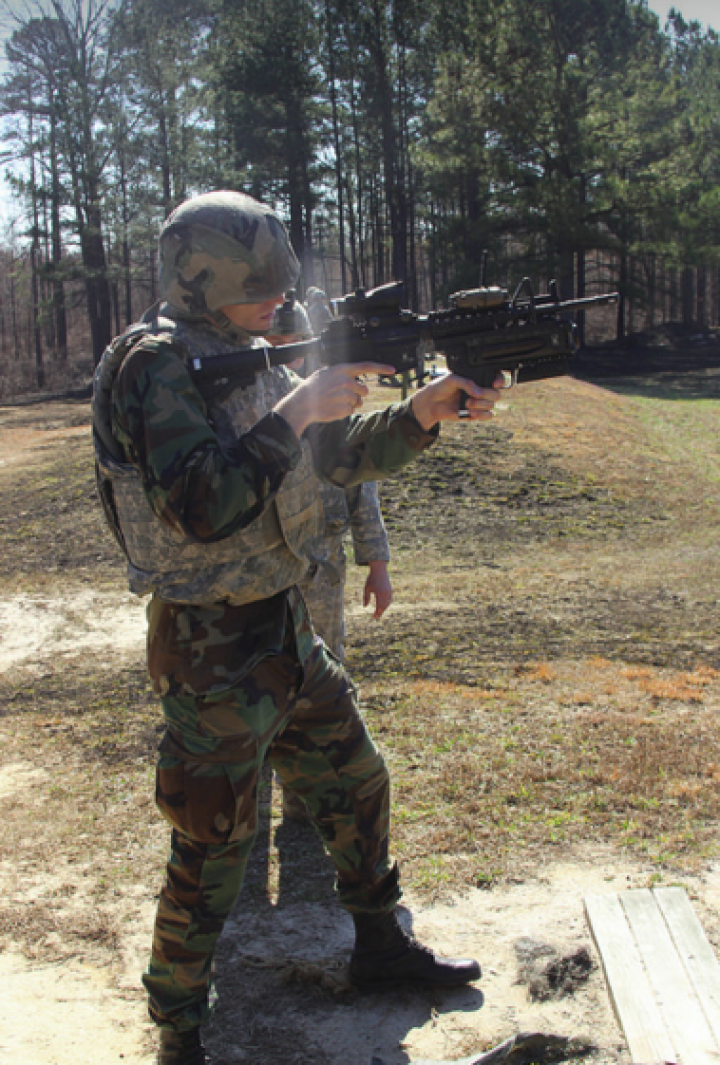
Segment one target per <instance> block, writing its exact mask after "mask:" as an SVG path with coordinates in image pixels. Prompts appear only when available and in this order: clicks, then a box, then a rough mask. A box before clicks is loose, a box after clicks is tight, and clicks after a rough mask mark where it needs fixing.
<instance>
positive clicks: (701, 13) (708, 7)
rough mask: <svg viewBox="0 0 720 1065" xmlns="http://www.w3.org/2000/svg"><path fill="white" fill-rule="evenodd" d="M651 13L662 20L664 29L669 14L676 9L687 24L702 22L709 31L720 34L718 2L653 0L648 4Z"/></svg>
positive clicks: (719, 7) (715, 0)
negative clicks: (673, 8) (663, 0)
mask: <svg viewBox="0 0 720 1065" xmlns="http://www.w3.org/2000/svg"><path fill="white" fill-rule="evenodd" d="M648 7H649V8H650V10H651V11H654V12H655V14H656V15H657V17H658V18H659V19H660V26H661V27H663V26H664V25H665V22H666V21H667V16H668V12H669V10H670V8H671V7H675V8H676V9H677V10H678V11H679V12H680V14H681V15H682V17H683V18H684V19H685V21H686V22H701V23H702V24H703V26H704V27H705V28H706V29H707V28H708V27H709V28H710V29H712V30H717V31H718V33H720V3H718V0H677V2H676V3H674V4H673V3H668V2H667V0H665V2H662V0H652V2H650V3H648Z"/></svg>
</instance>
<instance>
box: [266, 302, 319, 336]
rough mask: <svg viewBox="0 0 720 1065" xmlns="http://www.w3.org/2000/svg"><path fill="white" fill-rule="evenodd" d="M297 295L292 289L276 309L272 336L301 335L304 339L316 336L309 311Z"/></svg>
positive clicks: (271, 331)
mask: <svg viewBox="0 0 720 1065" xmlns="http://www.w3.org/2000/svg"><path fill="white" fill-rule="evenodd" d="M295 295H296V293H295V292H294V291H292V290H291V291H290V292H288V293H287V296H286V298H285V302H284V303H283V304H282V306H281V307H278V308H277V309H276V311H275V314H274V316H273V323H272V328H271V329H270V335H271V336H278V337H288V336H292V337H300V338H301V339H302V340H310V338H311V337H313V336H315V334H314V333H313V327H312V326H311V325H310V319H309V318H308V316H307V311H306V310H305V308H304V307H303V305H302V303H298V301H297V300H296V299H295Z"/></svg>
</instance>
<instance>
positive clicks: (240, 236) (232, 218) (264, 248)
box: [159, 191, 300, 319]
mask: <svg viewBox="0 0 720 1065" xmlns="http://www.w3.org/2000/svg"><path fill="white" fill-rule="evenodd" d="M159 265H160V280H159V288H160V295H161V297H162V298H163V299H164V300H167V302H168V303H170V304H171V305H172V307H173V308H175V309H176V310H177V311H179V312H181V313H182V314H183V315H185V316H187V317H189V318H211V319H212V318H214V317H216V316H217V312H218V311H219V309H220V308H221V307H227V306H231V305H233V304H236V303H264V302H265V301H266V300H269V299H273V298H276V297H278V296H281V295H282V294H283V293H284V292H285V291H286V290H287V289H288V288H292V287H293V285H294V284H295V282H296V280H297V278H298V276H299V273H300V264H299V263H298V260H297V257H296V255H295V252H294V251H293V249H292V246H291V244H290V239H289V237H288V234H287V231H286V229H285V226H284V225H283V223H282V222H281V221H280V218H279V217H278V215H277V214H276V213H275V212H274V211H272V210H271V209H270V208H269V207H265V206H263V204H261V203H258V201H257V200H255V199H253V198H252V196H246V195H245V194H244V193H242V192H232V191H222V192H208V193H204V194H203V195H200V196H196V197H194V198H193V199H191V200H186V202H185V203H182V204H180V206H179V207H177V208H176V209H175V210H174V211H173V212H172V214H171V215H170V216H169V217H168V219H167V220H166V222H165V224H164V225H163V228H162V230H161V232H160V247H159Z"/></svg>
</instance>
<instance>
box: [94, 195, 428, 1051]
mask: <svg viewBox="0 0 720 1065" xmlns="http://www.w3.org/2000/svg"><path fill="white" fill-rule="evenodd" d="M247 199H248V198H245V197H241V196H240V194H237V193H222V194H208V195H207V196H200V197H197V198H196V199H195V200H192V201H189V203H188V204H185V205H183V206H181V207H180V208H179V209H178V210H177V211H176V212H175V213H174V214H173V215H171V216H170V219H169V220H168V222H167V223H166V225H165V227H164V230H163V233H162V235H161V282H160V283H161V291H162V293H163V296H164V297H165V300H166V302H165V303H164V304H163V305H162V306H161V307H160V309H159V311H158V312H157V313H156V314H154V315H149V316H148V321H147V323H146V324H145V326H144V327H143V329H144V332H143V329H141V330H139V333H140V334H141V335H140V339H139V341H138V342H137V343H136V344H135V346H133V347H132V348H131V351H130V353H129V354H126V348H127V344H125V345H123V344H122V342H120V341H118V342H116V343H115V345H114V346H111V348H110V349H108V352H106V354H105V356H104V358H103V360H102V362H101V365H100V367H99V368H98V372H97V374H96V381H95V393H94V426H95V442H96V454H97V457H98V478H99V487H100V492H101V496H102V498H103V500H104V504H105V507H106V512H107V513H108V514H109V515H110V518H111V522H112V524H113V525H114V527H115V529H116V532H117V535H118V537H119V539H120V541H121V543H122V545H123V547H124V549H125V551H126V553H127V556H128V576H129V582H130V587H131V589H132V590H133V591H135V592H136V593H137V594H140V595H146V594H148V595H150V601H149V605H148V609H147V614H148V666H149V672H150V676H151V678H152V682H153V685H154V689H155V692H156V693H157V695H158V696H159V698H160V702H161V704H162V709H163V714H164V718H165V724H166V731H165V735H164V738H163V740H162V742H161V744H160V755H159V761H158V767H157V789H156V798H157V802H158V806H159V808H160V810H161V811H162V813H163V814H164V816H165V817H166V818H167V820H168V821H169V823H170V825H171V828H172V834H171V849H170V857H169V861H168V865H167V874H166V879H165V882H164V884H163V887H162V890H161V894H160V900H159V904H158V909H157V917H156V924H155V933H154V940H153V949H152V956H151V960H150V964H149V967H148V970H147V972H146V974H145V976H144V983H145V986H146V988H147V990H148V993H149V1001H150V1013H151V1016H152V1017H153V1019H154V1020H155V1021H156V1023H157V1024H159V1025H160V1026H161V1027H164V1028H172V1029H176V1030H178V1031H187V1030H190V1029H194V1028H195V1027H196V1026H197V1025H198V1024H200V1023H201V1022H202V1021H203V1020H204V1019H205V1017H206V1016H207V1012H208V1001H209V984H210V967H211V960H212V955H213V950H214V947H215V944H216V942H217V938H218V936H219V934H220V932H221V930H222V928H223V924H224V922H225V919H226V917H227V916H228V913H229V911H230V909H231V907H232V905H233V903H234V901H235V899H236V897H237V895H238V892H239V890H240V887H241V884H242V880H243V874H244V870H245V866H246V862H247V858H248V854H249V852H250V849H251V847H252V845H253V842H254V840H255V836H256V833H257V798H258V778H259V773H260V769H261V766H262V764H263V761H264V760H265V759H266V758H267V759H268V760H269V761H270V762H271V764H272V765H273V767H274V768H275V770H276V771H277V773H278V775H279V777H280V778H281V780H282V781H283V783H284V784H286V785H288V786H289V787H291V788H292V789H294V790H295V791H296V792H297V793H298V794H299V795H301V796H302V798H303V799H304V801H305V802H306V804H307V806H308V807H309V809H310V810H311V812H312V815H313V817H314V819H315V821H316V824H317V826H318V828H319V830H320V832H321V834H322V837H323V839H324V842H325V845H326V847H327V850H328V852H329V854H330V856H331V858H332V860H333V862H334V864H335V867H336V870H337V891H338V896H339V899H340V901H341V902H342V904H343V905H344V906H345V907H346V908H347V909H348V910H349V911H350V912H351V913H353V914H359V915H362V914H375V913H376V914H381V913H388V912H389V911H391V910H392V908H393V907H394V906H395V904H396V902H397V900H398V898H399V894H400V891H399V885H398V876H397V870H396V868H395V867H394V866H393V865H392V863H391V861H390V858H389V856H388V817H389V782H388V774H387V770H386V767H385V765H384V762H383V759H382V757H381V755H380V754H379V752H378V751H377V749H376V747H375V746H374V744H373V742H372V740H371V739H370V737H369V736H368V734H367V732H366V730H365V727H364V725H363V722H362V719H361V717H360V714H359V711H358V704H357V698H356V693H355V689H354V687H353V685H352V682H351V681H350V679H349V677H348V676H347V674H346V673H345V671H344V669H343V668H342V666H341V665H340V663H339V662H338V661H337V660H336V659H335V658H333V657H332V656H331V655H330V654H329V653H328V652H327V650H326V649H325V647H324V645H323V644H322V642H321V641H320V640H319V639H318V638H317V637H316V636H315V634H314V632H313V629H312V626H311V623H310V620H309V617H308V612H307V609H306V606H305V603H304V601H303V598H302V595H301V594H300V592H299V590H298V588H297V583H298V581H299V580H300V579H301V578H302V576H303V575H304V573H305V572H306V570H307V568H308V567H309V566H310V565H313V564H315V562H316V561H317V534H318V532H319V529H320V521H321V513H320V507H319V482H318V480H317V473H320V474H321V475H322V476H323V477H325V478H328V479H330V480H331V481H332V482H333V483H335V484H336V485H338V486H341V487H343V488H345V487H349V486H352V485H353V484H356V483H359V482H361V481H363V480H366V479H375V478H377V477H379V476H383V475H386V474H389V473H392V472H393V471H395V470H397V469H399V468H400V467H402V466H403V465H404V464H405V463H406V462H408V461H409V460H410V459H412V458H413V457H415V456H416V455H417V454H418V452H420V451H421V450H422V449H423V448H425V447H426V446H427V445H428V444H429V443H430V442H431V441H432V440H433V439H434V433H432V432H431V433H427V432H425V431H423V429H422V428H421V426H420V425H419V424H418V423H417V421H416V420H415V418H414V417H413V415H412V412H411V408H410V405H409V403H406V404H399V405H396V406H394V407H390V408H388V409H387V410H385V411H382V412H378V413H374V414H369V415H355V416H353V417H351V418H348V419H345V420H344V421H342V422H334V423H331V424H328V425H324V426H313V427H311V429H310V430H308V432H307V433H306V434H304V437H303V439H302V440H301V441H300V440H298V439H297V437H296V436H295V434H294V432H293V431H292V429H291V428H290V426H289V425H288V423H287V422H286V421H285V420H284V419H283V418H282V417H280V416H279V415H277V414H275V413H273V412H272V407H273V406H274V405H275V404H276V403H277V402H278V400H279V399H280V398H281V397H282V396H283V395H286V394H287V393H288V392H289V391H290V390H291V389H292V388H294V387H295V386H296V383H297V379H296V378H295V377H294V375H293V374H292V372H291V371H289V370H287V369H284V368H279V369H270V370H267V371H265V372H263V373H260V374H259V375H258V376H257V378H256V379H255V380H254V381H253V382H252V383H251V384H250V385H248V386H247V387H242V388H240V387H232V386H231V387H229V389H228V390H226V392H225V394H222V395H219V396H212V397H208V396H207V395H203V394H202V392H201V390H199V388H198V387H197V386H196V384H195V382H194V380H193V376H192V373H191V367H192V362H193V358H194V357H195V356H197V355H199V354H203V355H204V356H205V357H208V356H209V357H213V356H215V355H224V354H227V353H228V352H229V351H237V349H238V348H239V347H241V346H247V345H248V344H252V343H257V341H253V339H252V338H251V337H250V336H249V335H248V334H246V333H244V332H242V331H241V330H238V329H237V328H236V327H233V326H232V325H231V324H230V323H229V322H228V320H227V318H226V317H225V316H224V315H223V314H221V313H220V311H219V308H220V307H222V306H226V305H228V304H229V303H232V302H235V303H240V302H254V303H259V302H262V301H263V300H264V299H266V298H268V290H270V295H272V294H273V293H275V294H277V293H279V292H282V291H285V290H286V289H287V288H288V287H290V286H291V285H292V282H293V280H294V277H292V276H290V277H289V276H286V274H287V273H288V266H287V263H288V260H289V256H292V252H291V251H290V252H288V247H289V246H288V245H287V244H286V241H287V238H286V236H285V234H284V230H283V229H282V227H281V225H280V223H279V221H278V220H277V218H276V216H275V215H274V214H273V213H272V212H269V211H267V210H266V209H264V208H260V205H256V207H257V208H258V212H256V214H255V215H254V214H253V209H251V208H249V207H248V205H247V203H246V201H247ZM236 201H237V202H238V203H240V205H241V206H242V209H243V211H244V216H243V218H242V219H241V224H239V225H238V227H237V228H235V223H234V222H233V223H232V226H231V227H230V228H228V221H227V220H228V217H230V218H232V210H230V212H228V211H227V210H226V208H227V207H228V205H229V206H230V208H232V207H233V205H234V203H235V202H236ZM249 203H250V204H251V205H252V204H255V201H249ZM223 226H224V227H225V229H224V231H223ZM281 252H282V254H280V253H281ZM292 262H293V263H294V256H292ZM292 272H293V271H290V273H292ZM238 293H241V294H244V299H243V298H238ZM238 358H240V359H241V358H242V353H240V354H239V355H238ZM316 471H317V472H316Z"/></svg>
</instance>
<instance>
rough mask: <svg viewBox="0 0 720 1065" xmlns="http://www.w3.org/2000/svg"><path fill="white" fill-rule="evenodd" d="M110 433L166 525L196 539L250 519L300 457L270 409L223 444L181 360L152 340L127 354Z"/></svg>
mask: <svg viewBox="0 0 720 1065" xmlns="http://www.w3.org/2000/svg"><path fill="white" fill-rule="evenodd" d="M114 401H115V402H114V432H115V435H116V437H117V439H118V440H119V442H120V443H121V444H122V446H123V448H124V450H125V452H126V454H127V457H128V459H129V461H130V462H132V463H133V464H134V465H135V466H137V468H138V470H139V471H140V475H141V477H142V482H143V486H144V489H145V494H146V496H147V498H148V501H149V503H150V505H151V506H152V508H153V510H154V511H155V513H156V514H157V515H158V517H159V518H160V519H161V521H163V522H165V523H166V524H167V525H169V526H171V527H173V528H178V529H180V530H182V531H183V532H184V533H186V534H187V535H189V536H191V537H193V539H196V540H198V541H200V542H203V543H211V542H213V541H214V540H220V539H223V538H224V537H226V536H230V535H231V534H232V533H233V532H235V531H236V530H237V529H241V528H244V527H246V526H247V525H249V524H250V523H251V522H253V521H254V520H255V519H256V518H257V517H259V515H260V514H262V513H263V511H264V510H265V508H266V507H267V506H268V504H269V503H270V501H271V500H272V499H273V498H274V497H275V495H276V494H277V491H278V489H279V488H280V485H281V484H282V482H283V480H284V478H285V476H286V474H287V473H288V472H289V471H290V470H291V469H293V468H294V467H295V466H296V465H297V463H298V462H299V461H300V457H301V452H300V446H299V442H298V439H297V437H296V435H295V433H294V432H293V431H292V429H291V428H290V426H289V425H288V424H287V422H286V421H285V420H284V419H283V418H282V417H280V416H279V415H277V414H275V413H273V412H271V413H270V414H268V415H266V416H265V417H264V418H262V419H261V420H260V421H259V422H258V423H257V424H256V425H255V426H254V427H253V428H252V429H251V430H250V431H249V432H247V433H245V434H243V436H241V437H240V438H239V439H238V440H237V441H236V442H234V443H233V444H230V445H227V444H222V443H221V442H220V440H219V439H218V437H217V435H216V433H215V432H214V430H213V428H212V426H211V425H210V423H209V422H208V419H207V412H206V407H205V403H204V401H203V399H202V397H201V396H200V393H199V392H198V391H197V389H196V388H195V386H194V384H193V382H192V380H191V379H190V376H189V374H188V373H187V371H186V369H185V367H184V365H183V363H182V361H181V360H180V359H179V358H177V356H176V355H175V354H174V353H173V352H172V349H171V348H170V347H169V346H168V345H167V344H165V345H163V344H160V345H158V344H157V342H154V343H152V344H148V345H145V346H144V345H143V344H142V343H141V344H140V345H138V347H137V348H136V349H135V350H134V351H133V353H132V356H131V357H130V358H129V359H128V360H126V363H125V364H124V365H123V367H122V369H121V371H120V373H119V374H118V379H117V383H116V386H115V393H114Z"/></svg>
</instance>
